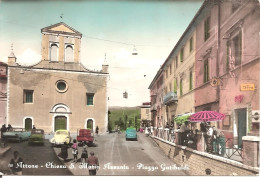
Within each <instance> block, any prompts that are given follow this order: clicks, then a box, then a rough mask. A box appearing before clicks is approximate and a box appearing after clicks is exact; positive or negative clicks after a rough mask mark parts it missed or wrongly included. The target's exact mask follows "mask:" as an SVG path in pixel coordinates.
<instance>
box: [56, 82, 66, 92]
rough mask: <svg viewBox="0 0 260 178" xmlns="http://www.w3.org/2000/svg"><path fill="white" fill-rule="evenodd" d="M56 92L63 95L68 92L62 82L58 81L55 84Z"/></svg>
mask: <svg viewBox="0 0 260 178" xmlns="http://www.w3.org/2000/svg"><path fill="white" fill-rule="evenodd" d="M56 90H57V91H58V92H60V93H64V92H66V91H67V90H68V85H67V83H66V82H65V81H64V80H59V81H57V82H56Z"/></svg>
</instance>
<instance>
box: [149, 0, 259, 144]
mask: <svg viewBox="0 0 260 178" xmlns="http://www.w3.org/2000/svg"><path fill="white" fill-rule="evenodd" d="M259 29H260V3H259V1H256V0H253V1H251V0H246V1H236V0H230V1H205V2H204V3H203V5H202V6H201V8H200V9H199V11H198V12H197V13H196V15H195V16H194V18H193V20H192V21H191V23H190V24H189V26H188V28H187V29H186V31H185V32H184V33H183V35H182V37H181V38H180V40H179V41H178V43H177V44H176V46H175V47H174V49H173V50H172V52H171V53H170V55H169V57H168V58H167V59H166V61H165V62H164V64H163V65H162V67H161V70H162V71H164V72H163V75H164V82H163V88H164V93H163V91H161V92H162V93H163V95H164V96H165V100H164V101H165V102H164V104H166V106H167V107H168V113H167V116H168V118H171V116H172V115H177V114H181V113H185V112H199V111H203V110H212V111H217V112H220V113H223V114H225V115H226V118H225V119H224V120H223V121H218V122H212V123H211V124H212V125H216V126H217V127H218V128H219V129H221V130H222V131H223V132H224V133H225V135H226V137H228V138H231V139H232V142H233V144H235V145H238V147H241V146H242V137H243V136H245V135H256V134H257V135H259V134H258V133H257V132H256V131H257V130H259V119H258V118H259V91H258V88H259V71H260V70H259V67H260V66H259V57H260V35H259ZM189 41H193V44H194V48H193V49H194V51H192V50H190V51H189V48H190V49H192V48H191V46H192V45H191V44H192V43H189ZM189 44H190V45H189ZM173 63H174V70H173V71H172V69H173V67H172V65H173ZM169 73H171V74H169ZM172 73H173V74H174V75H173V76H171V75H172ZM157 78H158V75H156V77H155V78H154V80H153V82H154V81H155V80H156V79H157ZM173 80H174V81H173ZM191 81H193V82H191ZM172 83H174V84H173V87H172ZM175 84H177V87H176V85H175ZM172 91H173V93H176V92H177V98H176V97H175V96H174V94H172ZM162 93H158V94H157V95H159V94H162ZM152 94H153V91H152V90H151V96H152ZM171 95H172V97H171V98H172V101H174V100H173V98H176V100H175V101H177V100H178V102H173V104H169V103H168V101H167V99H168V98H170V97H169V96H171ZM166 111H167V110H166ZM174 112H175V113H174ZM257 113H258V115H257ZM198 129H199V128H198Z"/></svg>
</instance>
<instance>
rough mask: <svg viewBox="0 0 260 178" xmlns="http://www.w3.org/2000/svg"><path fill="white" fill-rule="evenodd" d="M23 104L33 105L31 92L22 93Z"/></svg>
mask: <svg viewBox="0 0 260 178" xmlns="http://www.w3.org/2000/svg"><path fill="white" fill-rule="evenodd" d="M23 103H33V90H24V91H23Z"/></svg>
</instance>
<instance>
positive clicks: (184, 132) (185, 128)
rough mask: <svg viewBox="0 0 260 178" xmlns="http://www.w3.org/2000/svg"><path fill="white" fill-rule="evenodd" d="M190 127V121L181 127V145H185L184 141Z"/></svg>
mask: <svg viewBox="0 0 260 178" xmlns="http://www.w3.org/2000/svg"><path fill="white" fill-rule="evenodd" d="M188 125H189V121H185V122H184V123H183V124H182V125H181V128H180V131H179V132H180V145H184V140H185V138H186V135H185V134H187V132H188V131H189V128H188Z"/></svg>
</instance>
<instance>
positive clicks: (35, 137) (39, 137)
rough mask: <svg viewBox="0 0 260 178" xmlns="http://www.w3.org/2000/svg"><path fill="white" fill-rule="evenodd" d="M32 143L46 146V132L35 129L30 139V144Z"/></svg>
mask: <svg viewBox="0 0 260 178" xmlns="http://www.w3.org/2000/svg"><path fill="white" fill-rule="evenodd" d="M32 143H36V144H41V145H44V130H42V129H33V130H32V131H31V136H30V137H29V140H28V144H32Z"/></svg>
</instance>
